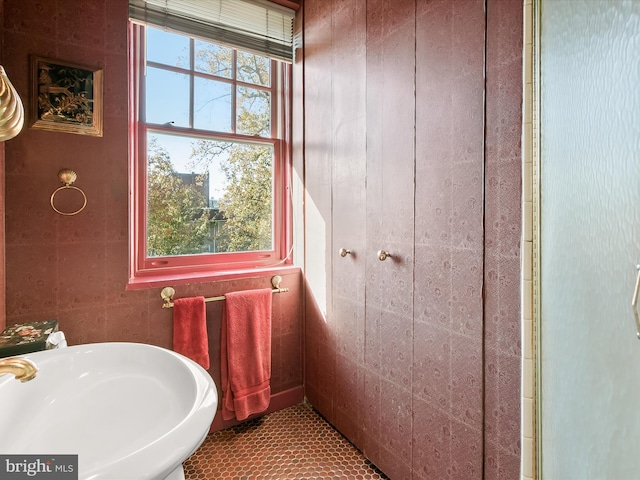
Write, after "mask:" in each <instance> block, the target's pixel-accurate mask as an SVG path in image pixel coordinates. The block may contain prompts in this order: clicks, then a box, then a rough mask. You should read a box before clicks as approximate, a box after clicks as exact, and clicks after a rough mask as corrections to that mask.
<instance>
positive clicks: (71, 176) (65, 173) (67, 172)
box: [51, 168, 87, 216]
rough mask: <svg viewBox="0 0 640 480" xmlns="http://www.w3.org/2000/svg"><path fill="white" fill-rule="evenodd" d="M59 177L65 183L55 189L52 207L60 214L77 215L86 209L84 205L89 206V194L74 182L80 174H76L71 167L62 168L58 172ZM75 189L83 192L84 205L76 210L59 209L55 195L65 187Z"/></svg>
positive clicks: (52, 195) (52, 196)
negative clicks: (55, 202) (54, 200)
mask: <svg viewBox="0 0 640 480" xmlns="http://www.w3.org/2000/svg"><path fill="white" fill-rule="evenodd" d="M58 178H59V179H60V181H61V182H62V183H64V185H63V186H61V187H58V188H56V189H55V191H54V192H53V193H52V194H51V208H53V209H54V210H55V211H56V212H57V213H59V214H60V215H67V216H70V215H77V214H78V213H80V212H81V211H82V210H84V207H86V206H87V196H86V195H85V194H84V192H83V191H82V189H80V188H78V187H76V186H74V185H73V182H75V181H76V178H78V175H77V174H76V172H74V171H73V170H71V169H70V168H63V169H62V170H60V171H59V172H58ZM69 188H70V189H73V190H77V191H79V192H80V193H81V194H82V200H83V203H82V206H81V207H80V208H79V209H78V210H76V211H75V212H62V211H60V210H58V209H57V208H56V206H55V204H54V202H53V199H54V197H55V196H56V193H58V192H59V191H60V190H65V189H69Z"/></svg>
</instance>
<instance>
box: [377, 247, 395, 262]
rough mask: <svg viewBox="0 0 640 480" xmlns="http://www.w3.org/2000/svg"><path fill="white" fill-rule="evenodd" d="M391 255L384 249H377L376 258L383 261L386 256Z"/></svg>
mask: <svg viewBox="0 0 640 480" xmlns="http://www.w3.org/2000/svg"><path fill="white" fill-rule="evenodd" d="M391 256H392V255H391V254H390V253H389V252H385V251H384V250H379V251H378V260H380V261H381V262H384V261H385V260H386V259H387V257H391Z"/></svg>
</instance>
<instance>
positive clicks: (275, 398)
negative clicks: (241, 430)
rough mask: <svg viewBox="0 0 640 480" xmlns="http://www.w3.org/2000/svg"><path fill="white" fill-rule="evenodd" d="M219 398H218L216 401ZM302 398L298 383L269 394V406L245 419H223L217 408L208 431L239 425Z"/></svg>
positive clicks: (302, 391) (302, 393)
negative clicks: (295, 385) (292, 386)
mask: <svg viewBox="0 0 640 480" xmlns="http://www.w3.org/2000/svg"><path fill="white" fill-rule="evenodd" d="M220 400H221V399H218V401H220ZM302 400H304V387H303V386H302V385H300V386H299V387H294V388H290V389H289V390H285V391H283V392H278V393H274V394H273V395H271V402H270V403H269V408H267V409H266V410H265V411H264V412H261V413H258V414H256V415H252V416H250V417H249V418H247V419H246V420H242V421H239V420H223V419H222V414H221V413H220V410H218V411H217V412H216V416H215V417H214V418H213V422H212V423H211V428H210V429H209V432H217V431H219V430H224V429H226V428H229V427H233V426H234V425H240V424H241V423H243V422H246V421H247V420H252V419H254V418H258V417H262V416H263V415H267V414H268V413H272V412H277V411H278V410H282V409H283V408H287V407H291V406H293V405H297V404H299V403H301V402H302Z"/></svg>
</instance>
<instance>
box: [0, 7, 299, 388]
mask: <svg viewBox="0 0 640 480" xmlns="http://www.w3.org/2000/svg"><path fill="white" fill-rule="evenodd" d="M3 6H4V22H3V29H2V36H3V40H4V49H3V52H2V53H3V57H4V59H5V64H4V66H5V68H6V70H7V72H9V74H10V76H11V79H12V81H13V83H14V85H15V86H16V88H17V89H18V91H19V93H20V95H21V96H22V98H23V100H24V101H25V105H28V104H29V103H28V102H30V101H31V100H32V92H31V87H30V72H29V57H30V55H37V56H41V57H47V58H53V59H60V60H66V61H68V62H72V63H76V64H81V65H88V66H95V67H100V68H102V69H104V136H103V137H101V138H99V137H88V136H83V135H75V134H69V133H59V132H49V131H42V130H33V129H30V128H28V127H26V128H25V129H24V131H23V132H22V133H21V134H20V135H18V136H17V137H16V138H14V139H12V140H10V141H8V142H6V169H5V172H6V185H7V189H6V204H5V206H6V252H7V261H6V273H7V288H6V292H7V300H6V314H7V323H8V324H12V323H19V322H24V321H32V320H44V319H48V318H56V319H58V320H59V324H60V329H61V330H63V331H64V332H65V334H66V336H67V338H68V340H69V343H70V344H78V343H90V342H102V341H134V342H144V343H151V344H155V345H159V346H163V347H169V348H170V347H171V344H172V331H173V330H172V328H173V325H172V310H167V309H162V308H161V306H162V299H161V297H160V290H161V288H162V287H157V288H150V289H146V290H133V291H127V290H126V285H127V280H128V262H129V258H128V251H129V247H128V225H129V218H128V212H129V211H128V189H129V184H128V171H129V169H128V145H127V135H128V126H127V109H128V103H127V22H128V2H127V0H118V1H112V0H87V1H82V2H77V1H75V0H30V1H28V2H24V1H21V0H4V1H3ZM63 167H68V168H72V169H74V170H75V171H76V172H77V174H78V178H77V181H76V185H77V186H79V187H81V188H82V189H83V190H84V192H85V193H86V195H87V206H86V208H85V210H84V211H82V212H81V213H80V214H78V215H76V216H67V217H65V216H62V215H58V214H56V213H55V212H54V211H53V210H52V208H51V205H50V203H49V201H50V200H49V199H50V195H51V193H52V192H53V191H54V190H55V189H56V188H57V187H58V186H60V183H59V181H58V177H57V172H58V170H60V169H61V168H63ZM1 265H4V264H1ZM0 268H1V267H0ZM291 272H292V273H288V274H284V275H283V283H282V286H284V287H288V288H290V292H288V293H284V294H280V295H278V296H276V297H277V298H274V303H273V305H274V309H273V335H272V338H273V348H272V353H273V359H272V360H273V367H274V368H273V376H272V381H273V383H272V391H273V392H274V393H277V392H280V391H283V390H287V389H289V388H292V387H301V385H302V353H301V338H302V324H301V320H300V319H301V316H302V303H301V299H302V293H301V276H300V273H299V271H296V270H293V271H291ZM270 278H271V275H269V276H262V277H255V278H247V279H239V280H228V281H223V282H206V283H199V284H195V285H185V286H179V287H176V291H177V294H176V296H177V297H178V296H181V297H184V296H191V295H204V296H217V295H222V294H224V293H225V292H227V291H233V290H242V289H250V288H264V287H270V286H271V283H270ZM207 312H208V318H207V320H208V326H209V334H210V335H209V336H210V343H211V358H212V359H213V360H214V361H212V366H211V370H210V371H211V373H212V376H213V377H214V379H216V380H219V363H218V362H219V345H218V343H219V338H220V336H219V332H220V305H219V304H217V305H216V304H210V305H208V307H207ZM217 342H218V343H217ZM217 383H218V385H219V381H218V382H217Z"/></svg>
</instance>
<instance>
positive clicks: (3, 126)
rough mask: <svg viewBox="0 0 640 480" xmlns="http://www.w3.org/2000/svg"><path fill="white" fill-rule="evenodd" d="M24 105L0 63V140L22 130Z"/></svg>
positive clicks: (8, 138) (7, 138) (10, 137)
mask: <svg viewBox="0 0 640 480" xmlns="http://www.w3.org/2000/svg"><path fill="white" fill-rule="evenodd" d="M23 125H24V107H23V105H22V100H20V95H18V92H17V91H16V89H15V88H14V86H13V85H12V83H11V82H10V81H9V77H7V73H6V72H5V71H4V67H2V65H0V142H4V141H5V140H10V139H12V138H13V137H15V136H16V135H18V133H20V130H22V126H23Z"/></svg>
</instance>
